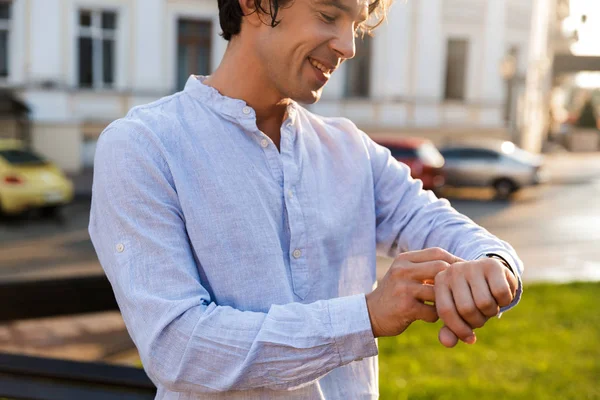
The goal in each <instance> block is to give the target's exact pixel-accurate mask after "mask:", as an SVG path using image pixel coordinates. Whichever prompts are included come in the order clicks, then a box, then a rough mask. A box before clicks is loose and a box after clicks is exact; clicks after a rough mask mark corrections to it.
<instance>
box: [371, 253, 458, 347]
mask: <svg viewBox="0 0 600 400" xmlns="http://www.w3.org/2000/svg"><path fill="white" fill-rule="evenodd" d="M458 261H462V260H461V259H460V258H458V257H456V256H454V255H452V254H450V253H448V252H447V251H446V250H443V249H440V248H430V249H426V250H419V251H411V252H406V253H403V254H400V255H399V256H398V257H396V259H395V260H394V262H393V263H392V266H391V267H390V269H389V270H388V272H387V273H386V274H385V276H384V277H383V279H382V280H381V281H380V282H379V285H378V287H377V288H376V289H375V290H374V291H373V292H371V293H369V294H367V295H366V299H367V308H368V310H369V318H370V319H371V328H372V329H373V335H374V336H375V337H380V336H396V335H399V334H400V333H402V332H404V331H405V330H406V328H408V326H409V325H410V324H411V323H413V322H414V321H416V320H423V321H426V322H436V321H437V320H438V314H437V311H436V308H435V305H430V304H425V302H430V303H434V302H435V295H434V289H433V281H434V278H435V276H436V275H437V274H438V273H439V272H442V271H444V270H445V269H446V268H448V267H449V266H450V264H453V263H455V262H458Z"/></svg>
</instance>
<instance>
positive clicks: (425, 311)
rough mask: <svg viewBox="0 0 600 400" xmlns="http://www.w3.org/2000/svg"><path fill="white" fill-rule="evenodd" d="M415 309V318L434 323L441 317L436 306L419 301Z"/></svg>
mask: <svg viewBox="0 0 600 400" xmlns="http://www.w3.org/2000/svg"><path fill="white" fill-rule="evenodd" d="M415 310H416V315H415V320H417V319H420V320H421V321H425V322H431V323H434V322H437V320H438V319H439V317H438V313H437V310H436V309H435V306H430V305H428V304H422V303H417V304H416V306H415Z"/></svg>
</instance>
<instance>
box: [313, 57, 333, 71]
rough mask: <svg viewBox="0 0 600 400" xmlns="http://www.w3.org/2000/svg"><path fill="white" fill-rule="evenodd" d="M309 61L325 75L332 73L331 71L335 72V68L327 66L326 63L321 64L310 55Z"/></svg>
mask: <svg viewBox="0 0 600 400" xmlns="http://www.w3.org/2000/svg"><path fill="white" fill-rule="evenodd" d="M308 61H309V62H310V64H311V65H312V66H313V67H315V68H316V69H318V70H319V71H321V72H322V73H323V74H325V75H331V73H332V72H333V69H330V68H327V67H326V66H325V65H323V64H321V63H320V62H318V61H317V60H313V59H312V58H310V57H308Z"/></svg>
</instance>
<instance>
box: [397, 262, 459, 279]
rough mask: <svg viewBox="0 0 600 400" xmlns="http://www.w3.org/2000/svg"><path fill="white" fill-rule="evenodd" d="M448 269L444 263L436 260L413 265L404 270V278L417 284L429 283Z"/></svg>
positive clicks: (447, 265)
mask: <svg viewBox="0 0 600 400" xmlns="http://www.w3.org/2000/svg"><path fill="white" fill-rule="evenodd" d="M448 267H450V264H448V263H447V262H446V261H442V260H436V261H427V262H422V263H419V264H413V265H411V266H407V267H404V268H406V277H407V278H408V279H412V280H414V281H417V282H420V283H422V282H425V281H428V282H431V281H433V280H434V278H435V276H436V275H437V274H439V273H440V272H442V271H445V270H446V269H448Z"/></svg>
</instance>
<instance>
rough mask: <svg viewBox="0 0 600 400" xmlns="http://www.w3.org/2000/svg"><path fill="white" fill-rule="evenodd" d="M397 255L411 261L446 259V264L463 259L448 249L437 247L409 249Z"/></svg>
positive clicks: (421, 261)
mask: <svg viewBox="0 0 600 400" xmlns="http://www.w3.org/2000/svg"><path fill="white" fill-rule="evenodd" d="M398 257H402V259H404V260H408V261H410V262H412V263H423V262H427V261H437V260H442V261H446V262H447V263H448V264H454V263H455V262H459V261H463V260H462V259H461V258H459V257H457V256H455V255H453V254H450V253H449V252H448V251H446V250H444V249H442V248H439V247H432V248H429V249H425V250H416V251H409V252H407V253H402V254H400V255H399V256H398Z"/></svg>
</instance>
